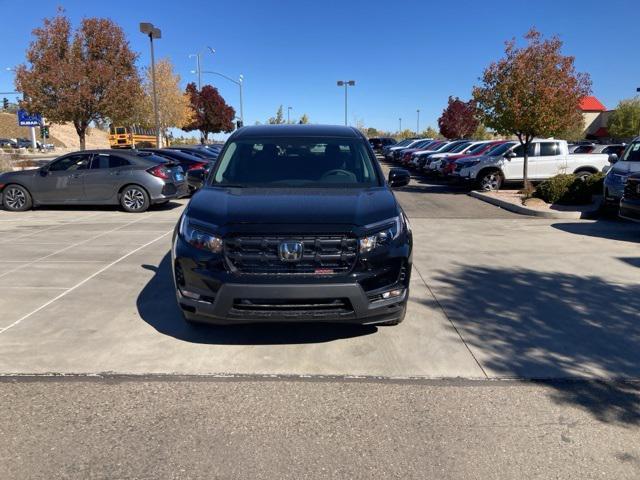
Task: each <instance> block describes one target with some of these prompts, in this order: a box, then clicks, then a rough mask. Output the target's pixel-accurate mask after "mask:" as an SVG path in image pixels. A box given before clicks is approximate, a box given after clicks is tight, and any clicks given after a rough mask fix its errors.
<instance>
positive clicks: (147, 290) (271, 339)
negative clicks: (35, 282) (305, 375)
mask: <svg viewBox="0 0 640 480" xmlns="http://www.w3.org/2000/svg"><path fill="white" fill-rule="evenodd" d="M142 268H145V269H147V270H151V271H153V272H154V276H153V278H152V279H151V280H150V281H149V282H148V283H147V284H146V285H145V287H144V288H143V289H142V291H141V292H140V294H139V295H138V299H137V301H136V305H137V308H138V313H139V314H140V317H141V318H142V319H143V320H144V321H145V322H147V323H148V324H149V325H151V326H152V327H153V328H155V329H156V330H157V331H158V332H160V333H162V334H164V335H169V336H171V337H174V338H177V339H178V340H184V341H186V342H192V343H203V344H211V345H284V344H306V343H322V342H330V341H333V340H338V339H342V338H351V337H358V336H363V335H370V334H372V333H375V332H377V330H378V329H377V328H376V327H374V326H370V325H369V326H362V325H347V324H345V325H337V324H327V323H324V324H319V323H295V324H292V323H269V324H253V325H251V324H244V325H231V326H215V325H191V324H188V323H187V322H185V321H184V320H183V318H182V312H181V311H180V307H178V304H177V301H176V295H175V288H174V285H173V278H172V273H171V256H170V254H169V253H167V254H166V255H165V256H164V258H163V259H162V261H161V262H160V265H159V266H157V267H156V266H153V265H142Z"/></svg>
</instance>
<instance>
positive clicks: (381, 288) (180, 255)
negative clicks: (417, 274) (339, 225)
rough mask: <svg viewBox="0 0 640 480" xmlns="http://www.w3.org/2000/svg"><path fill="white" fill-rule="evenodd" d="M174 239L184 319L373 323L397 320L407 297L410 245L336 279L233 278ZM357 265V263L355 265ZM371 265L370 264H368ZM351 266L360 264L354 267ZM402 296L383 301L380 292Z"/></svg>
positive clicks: (220, 260) (221, 264)
mask: <svg viewBox="0 0 640 480" xmlns="http://www.w3.org/2000/svg"><path fill="white" fill-rule="evenodd" d="M212 255H213V254H206V253H204V252H202V251H201V250H198V249H195V248H193V247H192V246H190V245H189V244H187V243H186V242H185V241H183V240H182V238H181V236H179V235H176V236H175V237H174V244H173V248H172V267H173V276H174V282H175V286H176V296H177V300H178V305H179V306H180V308H181V309H182V311H183V313H184V315H185V317H186V318H187V319H188V320H191V321H197V322H202V323H210V324H218V325H230V324H239V323H263V322H330V323H355V324H362V325H370V324H378V323H384V322H390V321H395V320H401V319H402V317H403V316H404V312H405V309H406V303H407V299H408V296H409V281H410V275H411V245H410V244H406V245H403V246H401V247H398V248H396V249H394V251H391V252H388V253H387V254H386V255H385V257H384V259H379V260H380V262H381V263H380V264H379V265H376V266H375V267H373V268H371V269H369V270H367V269H362V271H361V269H360V268H359V267H356V268H354V270H353V271H351V272H349V273H345V274H341V275H327V276H323V275H278V274H268V275H264V274H263V275H256V274H238V273H232V272H230V271H228V269H226V268H225V265H226V262H227V260H226V259H225V258H224V256H223V255H217V256H216V258H214V257H212ZM357 262H360V260H358V261H357ZM370 263H375V261H371V262H370ZM356 265H359V263H357V264H356ZM392 290H395V291H396V293H398V292H397V291H401V292H400V293H399V294H397V296H390V297H389V298H384V295H386V293H385V292H390V291H392Z"/></svg>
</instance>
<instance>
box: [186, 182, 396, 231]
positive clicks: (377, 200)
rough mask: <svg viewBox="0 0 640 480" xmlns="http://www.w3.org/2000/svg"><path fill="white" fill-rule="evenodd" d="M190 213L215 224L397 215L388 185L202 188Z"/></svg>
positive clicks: (367, 220) (351, 221) (353, 220)
mask: <svg viewBox="0 0 640 480" xmlns="http://www.w3.org/2000/svg"><path fill="white" fill-rule="evenodd" d="M186 214H187V215H188V216H189V217H190V218H192V219H194V220H199V221H201V222H205V223H209V224H214V225H217V226H223V225H232V224H249V223H250V224H345V225H355V226H364V225H368V224H371V223H376V222H379V221H382V220H386V219H388V218H392V217H395V216H397V215H398V206H397V204H396V199H395V197H394V196H393V193H391V191H390V190H389V189H388V188H386V187H376V188H369V189H351V190H350V189H344V188H343V189H337V188H335V189H334V188H323V189H311V188H298V189H285V188H282V189H280V188H276V189H265V188H214V187H206V188H203V189H201V190H199V191H198V192H197V193H196V194H195V195H194V196H193V198H192V199H191V202H189V207H188V209H187V212H186Z"/></svg>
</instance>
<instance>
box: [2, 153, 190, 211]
mask: <svg viewBox="0 0 640 480" xmlns="http://www.w3.org/2000/svg"><path fill="white" fill-rule="evenodd" d="M0 192H1V193H2V204H3V206H4V208H5V209H6V210H10V211H16V212H19V211H24V210H29V209H30V208H32V207H34V206H38V205H62V204H66V205H77V204H85V205H121V206H122V208H123V209H124V210H125V211H127V212H144V211H145V210H147V209H148V208H149V206H150V205H153V204H163V203H167V202H168V201H169V200H172V199H174V198H180V197H182V196H185V195H186V194H187V193H188V189H187V183H186V181H185V178H184V172H183V171H182V168H181V167H180V166H179V165H178V164H177V163H175V162H169V161H167V160H166V159H164V158H161V157H158V156H156V155H153V154H151V153H147V152H138V151H136V150H132V151H128V152H126V151H118V152H114V151H112V150H86V151H83V152H75V153H70V154H67V155H63V156H62V157H59V158H56V159H55V160H53V161H51V162H50V163H48V164H47V165H45V166H44V167H41V168H38V169H33V170H23V171H18V172H8V173H4V174H2V175H0Z"/></svg>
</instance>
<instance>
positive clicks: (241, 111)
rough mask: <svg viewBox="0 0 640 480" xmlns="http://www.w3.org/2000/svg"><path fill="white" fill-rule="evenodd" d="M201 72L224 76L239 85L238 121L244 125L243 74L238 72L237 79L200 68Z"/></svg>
mask: <svg viewBox="0 0 640 480" xmlns="http://www.w3.org/2000/svg"><path fill="white" fill-rule="evenodd" d="M192 73H195V72H193V71H192ZM202 73H207V74H209V75H218V76H220V77H222V78H226V79H227V80H229V81H230V82H233V83H235V84H236V85H238V87H240V121H241V122H242V125H244V105H243V102H242V85H243V83H244V75H242V74H240V75H238V80H234V79H233V78H231V77H228V76H227V75H224V74H222V73H218V72H212V71H210V70H202Z"/></svg>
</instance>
